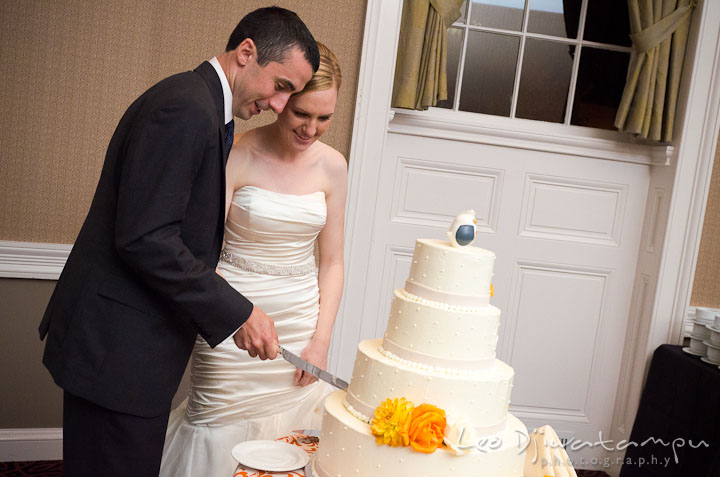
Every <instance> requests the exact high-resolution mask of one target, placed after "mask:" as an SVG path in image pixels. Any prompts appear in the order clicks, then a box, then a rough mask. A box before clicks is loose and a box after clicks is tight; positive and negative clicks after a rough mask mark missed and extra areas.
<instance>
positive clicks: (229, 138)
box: [225, 120, 235, 162]
mask: <svg viewBox="0 0 720 477" xmlns="http://www.w3.org/2000/svg"><path fill="white" fill-rule="evenodd" d="M234 132H235V121H234V120H230V122H229V123H227V124H226V125H225V162H227V159H228V156H229V155H230V148H231V147H232V143H233V136H234Z"/></svg>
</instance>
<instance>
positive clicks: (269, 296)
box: [160, 43, 347, 477]
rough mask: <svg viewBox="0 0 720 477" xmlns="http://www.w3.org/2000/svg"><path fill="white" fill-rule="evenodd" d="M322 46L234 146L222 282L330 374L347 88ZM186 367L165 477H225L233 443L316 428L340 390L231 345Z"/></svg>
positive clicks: (199, 349) (204, 350)
mask: <svg viewBox="0 0 720 477" xmlns="http://www.w3.org/2000/svg"><path fill="white" fill-rule="evenodd" d="M318 49H319V51H320V67H319V68H318V71H317V72H316V73H315V75H314V76H313V77H312V79H311V80H310V81H309V82H308V84H307V85H306V86H305V89H303V91H302V92H300V93H298V94H296V95H294V96H293V97H292V98H291V99H290V100H289V101H288V103H287V106H286V107H285V109H284V110H283V111H282V113H280V114H279V115H278V118H277V120H276V121H275V122H274V123H272V124H270V125H267V126H264V127H260V128H258V129H253V130H251V131H248V132H246V133H245V134H243V135H242V136H239V137H237V138H236V139H235V143H234V145H233V147H232V150H231V152H230V157H229V159H228V164H227V187H226V190H227V191H228V192H227V201H226V204H227V205H226V223H225V249H224V250H223V252H222V254H221V257H220V263H219V265H218V273H220V274H221V275H222V276H223V277H225V279H226V280H227V281H228V282H229V283H230V284H231V285H233V286H234V287H235V288H236V289H237V290H238V291H240V292H241V293H242V294H243V295H244V296H245V297H247V298H248V299H249V300H250V301H252V302H253V304H254V305H255V306H259V307H260V308H262V310H263V311H264V312H265V313H267V315H268V316H270V317H271V318H272V319H273V322H274V323H275V329H276V330H277V333H278V337H279V341H280V344H281V345H282V346H284V347H285V348H287V349H288V350H290V351H292V352H293V353H295V354H299V355H300V356H302V357H303V358H304V359H306V360H308V361H310V362H311V363H313V364H315V365H316V366H319V367H321V368H323V369H325V368H326V367H327V354H328V348H329V345H330V335H331V332H332V327H333V323H334V321H335V315H336V313H337V310H338V306H339V303H340V296H341V293H342V286H343V228H344V224H343V222H344V217H343V215H344V209H345V195H346V191H347V165H346V162H345V158H344V157H343V156H342V154H340V153H339V152H338V151H336V150H335V149H333V148H332V147H330V146H328V145H326V144H323V143H322V142H320V141H318V138H319V137H320V136H321V135H322V134H323V133H324V132H325V131H326V130H327V128H328V126H329V125H330V122H331V119H332V115H333V112H334V110H335V102H336V100H337V94H338V89H339V88H340V84H341V81H342V77H341V74H340V67H339V65H338V62H337V59H336V58H335V55H334V54H333V53H332V52H331V51H330V50H329V49H328V48H327V47H326V46H324V45H322V44H320V43H318ZM316 238H317V243H318V250H319V255H320V257H319V266H317V267H316V260H315V257H314V248H315V242H316ZM190 367H191V368H190V369H191V378H190V394H189V396H188V399H187V400H186V401H185V402H184V403H183V404H182V405H180V406H179V407H178V408H177V409H175V410H174V411H173V412H172V414H171V416H170V422H169V424H168V429H167V434H166V439H165V448H164V451H163V460H162V466H161V469H160V475H161V476H173V477H181V476H187V477H191V476H192V477H194V476H199V475H208V476H213V477H214V476H221V477H222V476H228V477H230V476H232V473H233V471H234V470H235V467H236V462H235V461H234V460H233V457H232V455H231V454H230V451H231V449H232V447H233V446H234V445H235V444H237V443H238V442H241V441H246V440H252V439H275V438H278V437H281V436H283V435H287V434H289V433H290V431H292V430H295V429H319V428H320V421H321V417H322V406H323V401H324V398H325V396H326V395H327V394H328V393H330V392H331V391H332V390H333V388H331V387H330V386H329V385H327V384H325V383H323V382H318V381H317V380H316V378H314V377H313V376H311V375H307V374H305V373H303V372H302V371H300V370H298V369H296V368H295V367H293V366H292V365H290V364H289V363H287V362H285V361H284V360H282V358H278V359H275V360H272V361H270V360H267V361H261V360H260V359H258V358H253V357H250V356H249V355H248V353H247V351H244V350H240V349H238V347H237V346H236V345H235V342H234V341H233V339H232V337H230V338H228V339H227V340H226V341H225V342H223V343H221V344H220V345H218V346H217V347H216V348H214V349H211V348H210V347H209V346H208V345H207V343H205V341H204V340H203V339H202V338H200V337H198V338H197V340H196V342H195V348H194V350H193V354H192V358H191V362H190Z"/></svg>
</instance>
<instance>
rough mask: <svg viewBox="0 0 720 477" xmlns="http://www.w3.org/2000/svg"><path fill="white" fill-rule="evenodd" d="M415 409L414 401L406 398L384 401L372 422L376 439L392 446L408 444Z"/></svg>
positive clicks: (371, 426) (377, 409) (372, 429)
mask: <svg viewBox="0 0 720 477" xmlns="http://www.w3.org/2000/svg"><path fill="white" fill-rule="evenodd" d="M413 409H414V406H413V403H411V402H410V401H408V400H406V399H405V398H395V399H386V400H385V401H383V402H382V404H380V405H379V406H378V407H377V408H375V417H374V418H373V420H372V422H371V424H370V430H371V431H372V433H373V435H374V436H375V441H377V443H378V444H387V445H389V446H392V447H399V446H406V445H408V443H409V434H408V432H409V430H410V420H411V418H412V413H413Z"/></svg>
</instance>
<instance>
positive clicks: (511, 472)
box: [313, 391, 527, 477]
mask: <svg viewBox="0 0 720 477" xmlns="http://www.w3.org/2000/svg"><path fill="white" fill-rule="evenodd" d="M344 396H345V391H336V392H334V393H332V394H331V395H329V396H328V397H327V399H326V400H325V413H324V415H323V424H322V434H321V436H320V447H319V448H318V451H317V453H316V454H315V455H316V457H315V459H314V461H313V477H347V476H354V475H359V476H364V477H368V476H374V477H391V476H392V477H396V476H400V475H412V476H413V477H437V476H441V475H442V476H445V475H447V476H451V475H458V476H463V477H489V476H492V477H522V474H523V466H524V463H525V445H526V441H527V428H526V427H525V425H524V424H523V423H522V422H520V420H518V419H517V418H516V417H515V416H513V415H511V414H508V420H507V426H506V428H505V430H504V431H502V432H499V433H498V434H495V435H494V436H493V437H495V438H497V439H498V440H497V441H495V442H494V443H493V444H492V445H490V446H486V447H487V448H486V449H484V450H483V451H478V450H473V451H472V452H470V453H468V454H455V453H454V452H452V451H450V450H448V449H446V448H440V449H438V450H436V451H435V452H433V453H432V454H423V453H422V452H417V451H415V450H413V449H412V448H410V447H390V446H386V445H378V444H377V443H376V442H375V437H373V435H372V434H371V433H370V426H369V425H368V424H366V423H364V422H362V421H360V420H359V419H357V418H355V417H354V416H353V415H351V414H350V413H349V412H347V410H346V409H345V407H344V406H343V398H344Z"/></svg>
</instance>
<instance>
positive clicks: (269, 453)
mask: <svg viewBox="0 0 720 477" xmlns="http://www.w3.org/2000/svg"><path fill="white" fill-rule="evenodd" d="M232 456H233V457H234V458H235V460H236V461H238V462H240V463H241V464H242V465H244V466H247V467H252V468H253V469H258V470H267V471H270V472H287V471H290V470H295V469H301V468H303V467H305V465H306V464H307V463H308V461H309V460H310V456H308V455H307V453H306V452H305V451H304V450H302V449H301V448H300V447H298V446H294V445H292V444H288V443H287V442H282V441H245V442H241V443H240V444H237V445H236V446H235V447H233V449H232Z"/></svg>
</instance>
